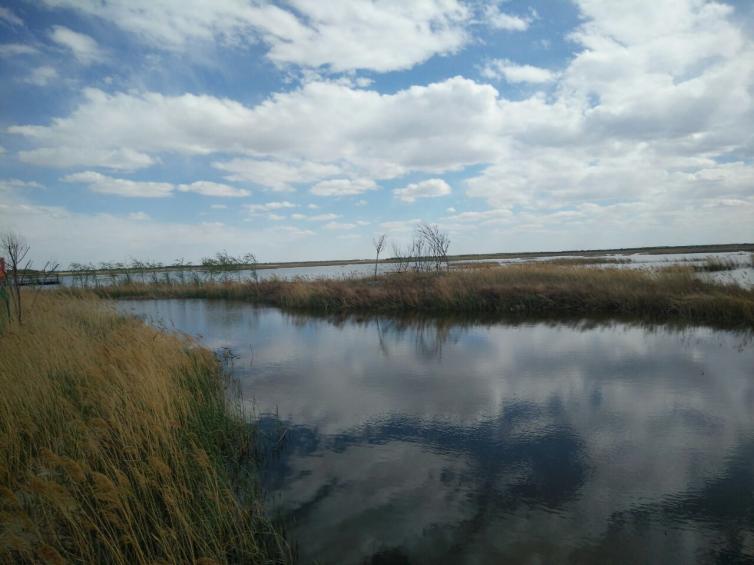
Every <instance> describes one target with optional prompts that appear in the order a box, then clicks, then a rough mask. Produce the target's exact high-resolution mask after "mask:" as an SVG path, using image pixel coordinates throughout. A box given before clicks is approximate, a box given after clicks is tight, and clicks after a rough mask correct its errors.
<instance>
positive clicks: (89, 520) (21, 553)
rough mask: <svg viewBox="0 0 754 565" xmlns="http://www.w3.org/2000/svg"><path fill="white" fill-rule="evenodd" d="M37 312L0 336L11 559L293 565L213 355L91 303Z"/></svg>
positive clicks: (45, 298) (31, 309) (54, 302)
mask: <svg viewBox="0 0 754 565" xmlns="http://www.w3.org/2000/svg"><path fill="white" fill-rule="evenodd" d="M27 303H29V306H27V310H26V312H27V315H26V319H25V322H24V324H23V325H22V326H19V325H11V326H8V327H6V328H5V331H4V333H2V334H0V360H2V362H1V363H0V388H1V389H2V391H3V393H2V395H1V396H0V445H1V446H2V453H3V457H2V459H1V460H0V562H8V563H10V562H13V563H17V562H21V563H24V562H28V563H32V562H35V563H36V562H47V563H67V562H86V563H123V564H125V563H158V562H159V563H203V564H205V565H208V564H210V563H228V562H230V563H239V562H243V563H280V562H286V561H288V559H289V554H288V550H287V548H286V545H285V543H284V541H283V540H282V538H281V536H280V535H279V534H278V533H277V532H276V530H275V529H274V528H273V527H272V526H271V524H270V523H269V522H268V521H267V520H266V519H265V518H264V514H263V512H262V508H261V506H260V504H259V502H258V497H257V496H256V493H255V492H256V491H255V490H254V489H253V488H250V487H248V485H247V486H244V487H243V489H242V490H238V489H239V488H240V486H241V483H240V482H239V481H240V479H241V478H243V477H244V476H245V475H244V474H243V473H242V472H241V470H242V469H244V468H247V469H248V468H249V467H248V466H247V465H245V464H244V459H245V457H247V455H248V453H249V451H250V446H251V444H250V439H251V437H250V431H249V428H248V426H247V425H246V424H245V423H244V422H243V421H242V419H241V418H240V417H239V414H238V413H237V412H236V411H235V409H234V407H233V406H232V405H229V403H228V401H227V400H226V396H225V394H224V378H225V377H224V376H223V372H222V371H221V369H220V367H219V365H218V361H217V360H216V359H215V358H214V356H213V354H212V353H211V352H209V351H207V350H205V349H201V348H199V347H197V346H196V345H194V344H193V343H191V342H189V341H187V340H186V339H184V338H181V337H178V336H175V335H169V334H166V333H161V332H159V331H157V330H154V329H151V328H149V327H147V326H146V325H145V324H143V323H142V322H140V321H138V320H136V319H133V318H128V317H123V316H120V315H117V314H116V313H115V312H114V311H112V310H111V309H110V308H108V307H106V306H105V305H104V304H103V303H102V301H100V300H98V299H96V298H93V297H91V296H88V297H87V296H79V297H75V296H73V295H69V296H65V295H63V294H62V293H59V292H49V293H48V292H43V293H39V294H38V295H37V296H36V297H35V298H34V299H33V300H31V301H27ZM246 478H248V477H246ZM241 494H242V495H243V496H240V495H241ZM241 500H243V502H241Z"/></svg>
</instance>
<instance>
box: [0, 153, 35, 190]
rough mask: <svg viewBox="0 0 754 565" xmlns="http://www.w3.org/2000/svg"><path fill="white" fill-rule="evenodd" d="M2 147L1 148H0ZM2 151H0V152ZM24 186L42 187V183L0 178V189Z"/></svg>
mask: <svg viewBox="0 0 754 565" xmlns="http://www.w3.org/2000/svg"><path fill="white" fill-rule="evenodd" d="M0 149H2V148H0ZM1 153H2V151H0V154H1ZM19 188H21V189H26V188H42V185H41V184H39V183H38V182H34V181H26V180H21V179H0V191H9V190H15V189H19Z"/></svg>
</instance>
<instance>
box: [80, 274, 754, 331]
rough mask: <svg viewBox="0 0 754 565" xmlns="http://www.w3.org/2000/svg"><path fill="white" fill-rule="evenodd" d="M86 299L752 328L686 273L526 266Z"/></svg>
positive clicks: (742, 301) (123, 290)
mask: <svg viewBox="0 0 754 565" xmlns="http://www.w3.org/2000/svg"><path fill="white" fill-rule="evenodd" d="M83 292H86V291H83ZM94 292H97V293H98V294H100V295H103V296H108V297H112V298H224V299H233V300H246V301H250V302H254V303H258V304H266V305H273V306H278V307H282V308H288V309H297V310H306V311H310V312H315V313H348V312H359V313H375V314H404V313H422V314H483V315H489V314H497V315H500V316H506V315H535V316H537V317H543V316H544V317H551V318H557V317H559V316H584V317H589V316H600V317H604V316H614V317H633V318H637V319H642V320H652V321H658V322H666V321H668V322H669V321H673V322H690V323H706V324H713V325H724V326H747V327H754V290H751V289H745V288H742V287H740V286H737V285H735V284H722V283H716V282H710V281H705V280H702V279H700V278H699V277H698V276H697V274H696V270H695V269H694V268H693V267H691V266H676V267H668V268H664V269H659V270H653V271H647V270H637V269H619V268H609V267H608V268H600V267H588V266H583V265H562V264H547V263H530V264H521V265H508V266H504V267H498V266H495V267H491V268H484V269H467V270H452V271H449V272H432V273H426V272H425V273H412V272H405V273H395V274H389V275H383V276H379V277H377V278H349V279H336V280H327V279H320V280H292V281H286V280H266V281H257V282H254V281H248V282H238V281H229V280H228V281H224V282H222V281H220V282H200V283H194V284H167V283H138V282H132V283H129V284H115V285H113V286H109V287H101V288H98V289H95V290H94Z"/></svg>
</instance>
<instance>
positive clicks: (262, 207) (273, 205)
mask: <svg viewBox="0 0 754 565" xmlns="http://www.w3.org/2000/svg"><path fill="white" fill-rule="evenodd" d="M244 208H246V209H247V210H248V211H249V212H250V213H251V214H263V213H265V212H270V211H272V210H284V209H286V208H296V204H294V203H293V202H288V201H287V200H283V201H280V202H267V203H265V204H244Z"/></svg>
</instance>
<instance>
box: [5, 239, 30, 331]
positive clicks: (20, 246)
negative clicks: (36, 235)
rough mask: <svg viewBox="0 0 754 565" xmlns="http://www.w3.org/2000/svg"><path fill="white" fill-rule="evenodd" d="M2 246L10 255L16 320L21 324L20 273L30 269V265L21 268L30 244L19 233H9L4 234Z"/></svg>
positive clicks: (9, 265)
mask: <svg viewBox="0 0 754 565" xmlns="http://www.w3.org/2000/svg"><path fill="white" fill-rule="evenodd" d="M2 245H3V251H4V252H5V253H7V254H8V262H9V264H8V267H9V268H10V276H11V286H12V293H13V301H14V307H15V310H16V319H17V320H18V323H19V324H20V323H21V318H22V309H21V280H20V276H21V275H20V271H22V270H26V269H28V267H29V264H28V263H26V267H22V266H21V265H22V263H23V262H24V259H26V255H27V254H28V253H29V244H28V243H26V240H25V239H24V238H23V237H21V236H20V235H18V234H17V233H13V232H8V233H6V234H3V237H2Z"/></svg>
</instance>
